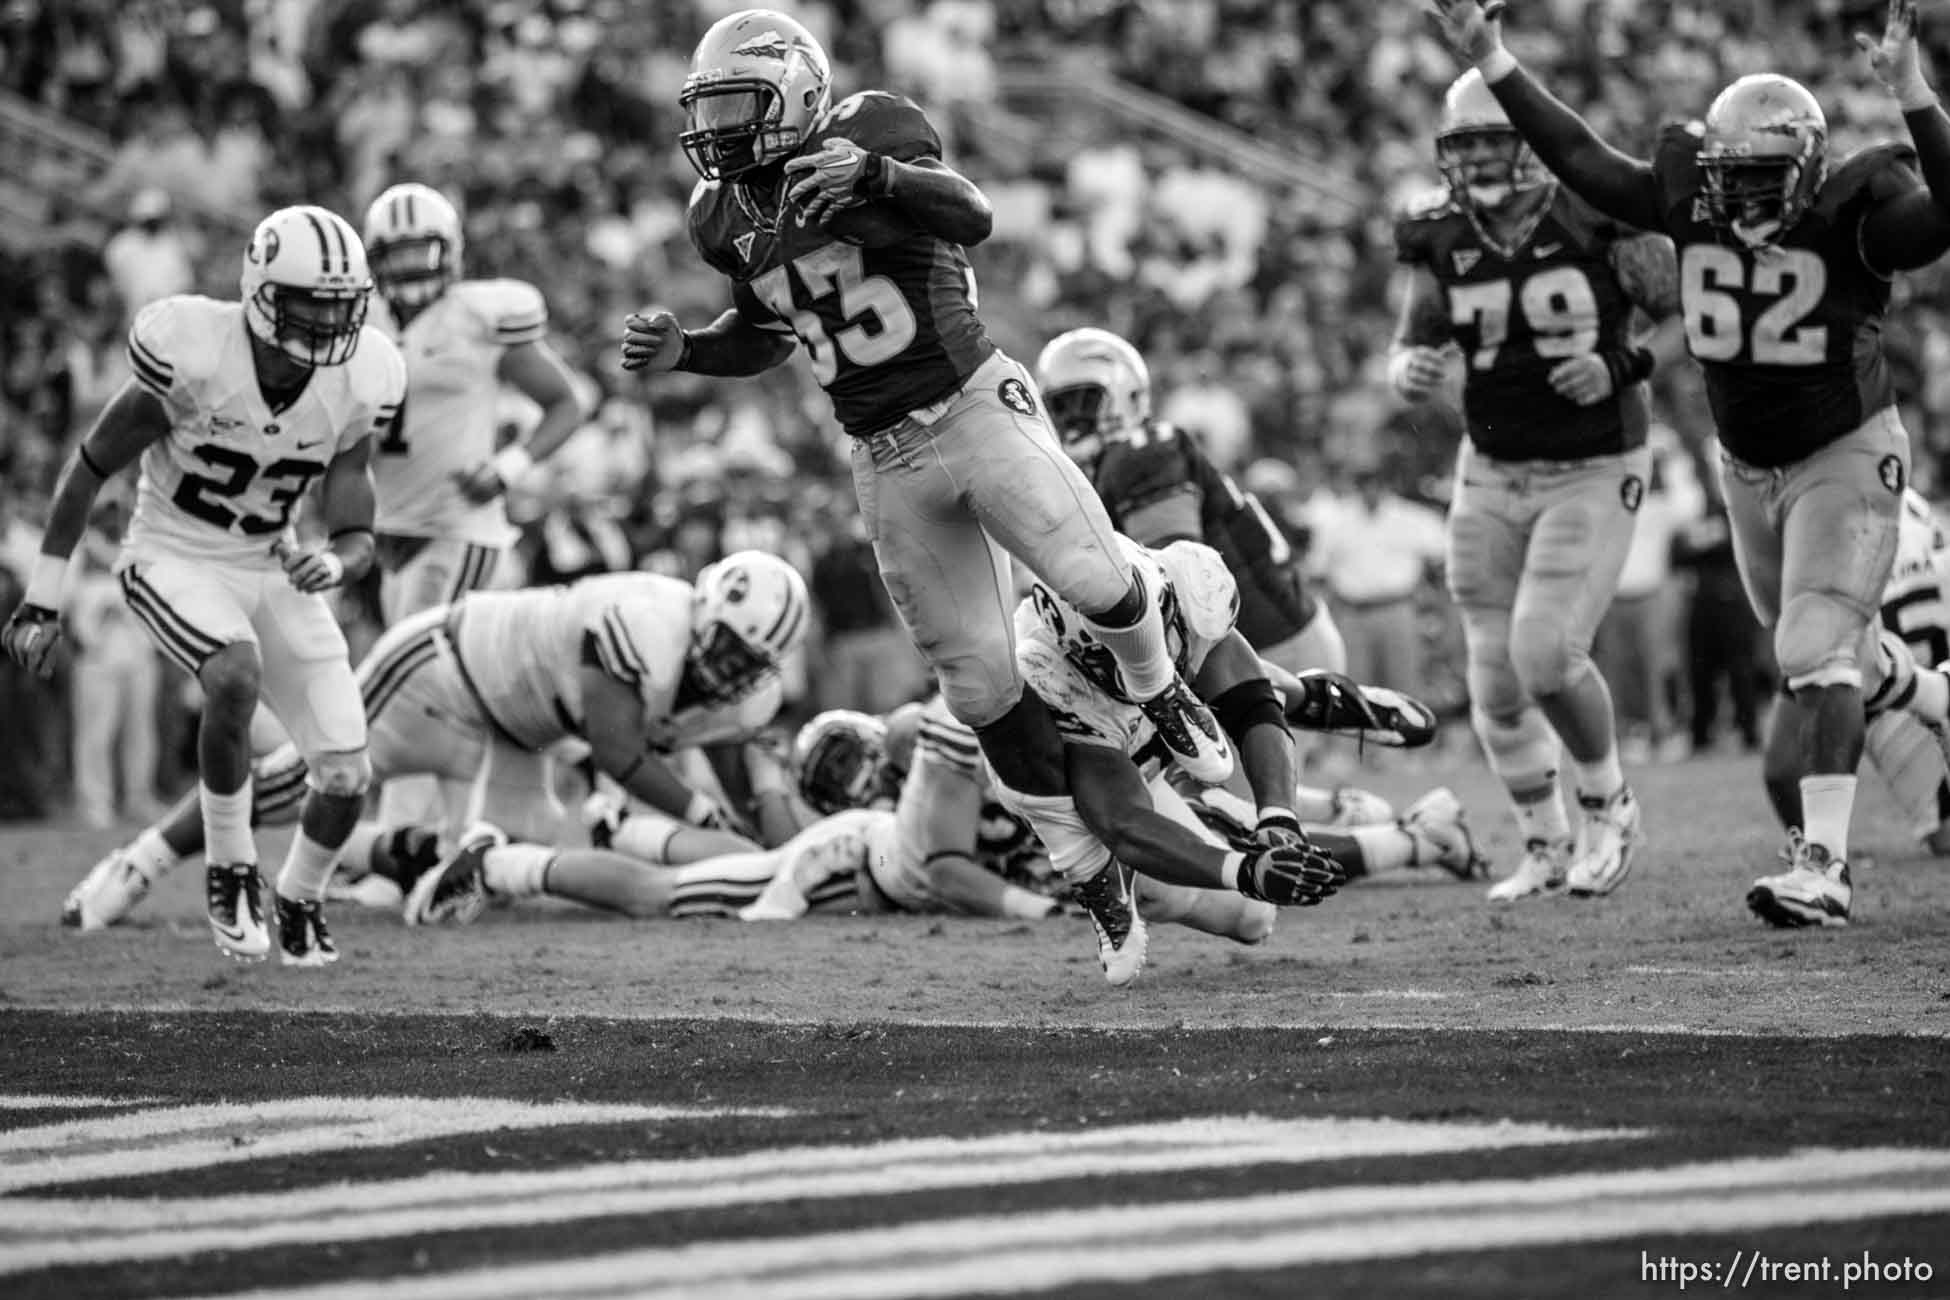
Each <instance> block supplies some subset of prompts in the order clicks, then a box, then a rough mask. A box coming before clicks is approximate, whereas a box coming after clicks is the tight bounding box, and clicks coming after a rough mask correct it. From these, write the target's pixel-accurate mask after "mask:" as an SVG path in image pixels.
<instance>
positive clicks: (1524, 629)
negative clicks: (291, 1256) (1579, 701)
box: [1510, 615, 1591, 699]
mask: <svg viewBox="0 0 1950 1300" xmlns="http://www.w3.org/2000/svg"><path fill="white" fill-rule="evenodd" d="M1510 666H1511V667H1512V668H1513V669H1514V670H1515V671H1516V675H1517V680H1518V681H1519V682H1521V683H1523V689H1524V690H1525V691H1526V692H1527V693H1528V694H1529V695H1530V697H1531V698H1532V699H1544V698H1547V697H1549V696H1553V695H1558V694H1561V693H1563V691H1564V689H1565V688H1566V687H1568V686H1570V685H1571V684H1572V683H1574V682H1577V681H1579V680H1581V679H1582V678H1583V677H1584V675H1585V674H1586V673H1587V672H1590V671H1591V648H1590V647H1589V646H1587V645H1583V644H1580V643H1579V642H1578V641H1577V640H1576V639H1575V638H1574V637H1573V636H1572V635H1571V629H1570V628H1569V627H1568V626H1566V625H1565V624H1564V623H1563V622H1562V621H1561V620H1559V619H1553V618H1539V617H1537V616H1535V615H1530V616H1526V617H1524V618H1520V619H1518V620H1517V621H1516V622H1515V623H1513V624H1511V627H1510Z"/></svg>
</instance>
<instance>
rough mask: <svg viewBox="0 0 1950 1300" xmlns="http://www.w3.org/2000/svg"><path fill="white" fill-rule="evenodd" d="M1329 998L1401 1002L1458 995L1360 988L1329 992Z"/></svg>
mask: <svg viewBox="0 0 1950 1300" xmlns="http://www.w3.org/2000/svg"><path fill="white" fill-rule="evenodd" d="M1327 996H1328V997H1330V998H1395V999H1397V1000H1399V1001H1402V1002H1443V1001H1446V1000H1448V999H1450V998H1453V997H1456V996H1458V995H1457V994H1454V993H1445V992H1443V991H1442V990H1440V989H1362V990H1360V991H1358V992H1354V993H1329V994H1327Z"/></svg>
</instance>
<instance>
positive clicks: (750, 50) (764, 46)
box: [732, 31, 792, 59]
mask: <svg viewBox="0 0 1950 1300" xmlns="http://www.w3.org/2000/svg"><path fill="white" fill-rule="evenodd" d="M732 53H733V54H741V55H744V56H745V57H747V58H752V59H783V58H784V57H785V56H786V55H788V54H790V53H792V42H791V41H789V40H787V39H786V38H785V37H784V36H782V35H781V34H779V33H778V32H776V31H767V32H764V33H763V34H761V35H758V36H754V37H752V38H751V39H750V40H749V41H746V42H745V43H744V44H743V45H740V46H739V47H738V48H736V49H734V50H733V51H732Z"/></svg>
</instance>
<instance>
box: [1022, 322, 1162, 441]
mask: <svg viewBox="0 0 1950 1300" xmlns="http://www.w3.org/2000/svg"><path fill="white" fill-rule="evenodd" d="M1036 385H1037V387H1039V388H1041V389H1042V390H1043V404H1044V405H1045V406H1047V407H1048V408H1049V414H1050V419H1051V421H1053V422H1054V423H1055V425H1056V432H1057V436H1058V437H1060V438H1061V439H1062V440H1063V450H1064V451H1066V452H1068V453H1069V454H1070V459H1071V460H1074V461H1076V462H1077V463H1079V464H1083V465H1087V464H1089V463H1090V462H1092V461H1094V460H1096V459H1097V457H1098V456H1101V455H1102V454H1103V450H1104V444H1105V443H1106V442H1108V441H1110V440H1111V439H1114V438H1128V437H1130V436H1131V435H1133V434H1135V433H1137V432H1138V431H1139V430H1141V429H1143V428H1144V426H1145V425H1146V424H1147V423H1148V422H1149V421H1150V419H1151V368H1150V367H1149V366H1147V365H1145V364H1144V357H1143V355H1142V354H1141V353H1140V352H1139V351H1138V350H1137V349H1136V348H1134V347H1132V346H1131V345H1130V344H1129V343H1128V342H1126V341H1125V340H1124V339H1122V338H1119V337H1118V336H1117V335H1115V334H1113V333H1111V332H1110V331H1109V330H1100V329H1078V330H1071V331H1070V332H1069V333H1067V334H1059V335H1057V336H1056V337H1055V338H1053V339H1051V340H1050V342H1049V344H1048V346H1046V347H1045V348H1044V349H1043V354H1042V355H1041V356H1039V357H1037V358H1036Z"/></svg>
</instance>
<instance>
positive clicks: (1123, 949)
mask: <svg viewBox="0 0 1950 1300" xmlns="http://www.w3.org/2000/svg"><path fill="white" fill-rule="evenodd" d="M1131 879H1132V876H1131V869H1130V868H1129V867H1127V866H1125V865H1124V864H1123V863H1121V862H1119V861H1117V860H1116V859H1115V858H1113V859H1111V861H1110V862H1109V863H1107V864H1106V865H1105V867H1104V869H1103V870H1102V871H1099V872H1098V873H1097V874H1096V875H1094V876H1092V877H1091V878H1090V879H1088V880H1084V881H1078V882H1075V883H1073V884H1072V885H1071V886H1070V892H1071V894H1072V895H1073V896H1074V897H1075V898H1076V900H1077V902H1079V903H1081V904H1083V910H1084V912H1085V913H1086V914H1088V916H1089V917H1090V924H1091V925H1092V926H1093V927H1094V928H1095V929H1096V931H1097V961H1098V962H1099V963H1100V964H1101V965H1102V966H1103V968H1104V978H1105V979H1106V980H1108V981H1109V982H1110V983H1111V984H1112V985H1113V986H1114V987H1117V988H1122V987H1123V986H1124V985H1126V984H1129V983H1130V982H1131V981H1132V980H1134V979H1136V978H1137V977H1138V972H1139V971H1141V970H1143V969H1144V958H1145V954H1146V953H1147V952H1148V951H1149V948H1150V940H1151V936H1150V934H1149V933H1148V932H1147V931H1146V930H1145V927H1144V918H1143V917H1142V916H1140V915H1138V909H1137V898H1136V897H1135V895H1134V894H1133V892H1132V889H1131Z"/></svg>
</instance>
